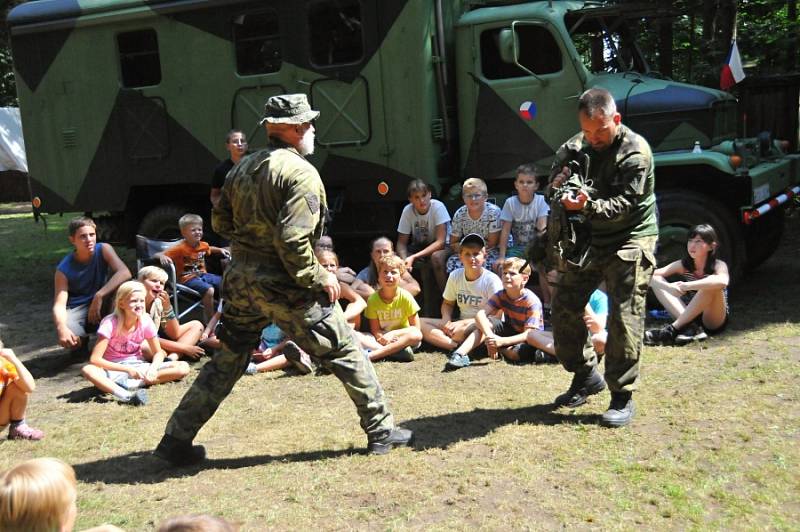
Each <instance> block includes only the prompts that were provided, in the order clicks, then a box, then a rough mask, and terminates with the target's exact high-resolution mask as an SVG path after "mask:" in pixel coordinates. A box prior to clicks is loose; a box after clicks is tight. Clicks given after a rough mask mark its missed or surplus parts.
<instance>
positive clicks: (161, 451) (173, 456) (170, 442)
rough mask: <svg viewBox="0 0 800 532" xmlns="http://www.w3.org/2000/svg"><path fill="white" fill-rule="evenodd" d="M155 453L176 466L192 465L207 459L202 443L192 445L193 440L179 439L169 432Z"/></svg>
mask: <svg viewBox="0 0 800 532" xmlns="http://www.w3.org/2000/svg"><path fill="white" fill-rule="evenodd" d="M153 454H154V455H156V456H158V457H159V458H162V459H164V460H166V461H167V462H169V463H170V464H172V465H174V466H179V467H180V466H190V465H194V464H199V463H200V462H202V461H203V460H205V457H206V448H205V447H203V446H202V445H192V442H191V441H184V440H179V439H177V438H174V437H172V436H170V435H169V434H164V437H163V438H161V441H160V442H159V443H158V447H156V450H155V451H153Z"/></svg>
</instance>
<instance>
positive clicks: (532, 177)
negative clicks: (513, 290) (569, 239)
mask: <svg viewBox="0 0 800 532" xmlns="http://www.w3.org/2000/svg"><path fill="white" fill-rule="evenodd" d="M514 188H515V189H516V190H517V195H516V196H511V197H510V198H508V199H507V200H506V202H505V204H504V205H503V211H502V212H501V213H500V221H501V223H502V224H503V229H502V230H501V231H500V244H499V246H500V251H499V253H498V257H497V262H495V272H496V273H497V275H500V265H501V264H503V261H504V260H505V259H506V257H523V258H525V257H526V255H527V251H528V246H529V245H530V244H531V243H532V242H533V241H534V240H536V238H537V237H538V236H541V235H542V234H543V233H544V231H545V230H546V229H547V215H548V214H549V212H550V207H549V206H548V205H547V201H546V200H545V198H544V196H542V195H540V194H537V193H536V190H537V189H538V188H539V181H538V180H537V179H536V169H535V167H534V166H533V165H532V164H523V165H520V167H519V168H517V179H516V180H515V181H514ZM509 235H510V236H511V238H512V242H513V245H512V246H509V245H508V237H509ZM536 267H537V269H538V270H537V271H538V272H539V274H540V275H539V289H540V292H541V294H542V298H541V299H542V302H543V303H544V304H545V306H547V305H549V304H550V285H549V284H548V283H547V276H546V275H544V271H542V269H543V265H541V264H537V265H536Z"/></svg>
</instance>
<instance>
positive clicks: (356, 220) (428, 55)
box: [8, 0, 800, 269]
mask: <svg viewBox="0 0 800 532" xmlns="http://www.w3.org/2000/svg"><path fill="white" fill-rule="evenodd" d="M436 3H437V2H432V1H431V0H393V1H392V2H385V1H380V0H358V1H357V2H355V3H354V4H349V5H354V6H357V9H358V11H359V13H360V24H359V25H358V27H359V28H361V30H360V31H361V34H360V37H359V38H360V42H361V44H362V48H363V49H362V50H361V54H360V57H358V58H352V60H347V61H340V62H332V63H330V64H318V63H315V60H314V59H313V58H312V57H311V56H310V53H309V50H310V49H311V48H312V42H311V41H312V40H313V38H314V35H316V34H317V32H314V31H313V28H311V22H310V20H309V13H310V12H311V11H312V10H313V9H316V8H317V7H318V6H320V5H323V4H325V2H324V1H318V0H297V1H293V2H284V1H279V0H230V1H222V0H191V1H189V0H184V1H181V0H49V1H47V2H27V3H25V4H22V5H20V6H18V7H16V8H15V9H13V10H12V11H11V13H10V14H9V17H8V23H9V32H10V35H11V45H12V51H13V54H14V65H15V69H16V71H15V74H16V77H17V87H18V93H19V100H20V107H21V114H22V121H23V125H24V135H25V141H26V147H27V151H28V160H29V167H30V185H31V190H32V195H33V196H37V197H39V198H40V199H41V201H42V206H41V209H39V210H36V211H35V212H64V211H85V212H95V213H98V212H107V213H109V214H108V220H109V221H110V223H113V224H114V226H115V227H119V228H120V229H121V233H122V234H123V235H125V236H127V237H128V238H129V239H130V240H131V241H132V240H133V238H132V237H133V234H134V233H135V232H136V231H137V230H138V229H140V228H142V227H144V226H147V225H149V224H144V225H143V224H142V223H141V222H142V221H143V220H145V219H146V216H147V214H148V213H152V212H154V211H155V210H156V209H157V208H158V207H159V206H163V205H168V206H180V207H182V208H185V209H187V210H191V211H196V212H201V213H203V214H206V213H207V212H208V209H209V207H208V206H209V203H208V187H209V182H210V177H211V172H212V169H213V167H214V165H215V163H216V161H217V160H218V159H219V158H221V157H223V156H224V155H225V152H224V144H223V138H224V134H225V132H226V131H227V130H228V129H229V128H233V127H236V128H240V129H242V130H244V131H245V132H246V133H247V134H248V136H249V139H250V141H251V148H260V147H263V146H264V145H265V142H266V139H265V136H264V133H263V132H262V131H261V130H260V129H259V128H258V127H257V121H258V118H259V116H258V113H259V111H260V109H261V105H262V104H263V102H264V100H265V99H266V98H267V97H269V96H271V95H274V94H280V93H292V92H304V93H306V94H307V95H308V96H309V100H310V102H311V103H312V106H313V107H314V108H315V109H318V110H320V111H321V112H322V115H321V116H320V118H319V120H318V121H317V131H318V135H317V148H318V149H317V151H316V154H315V155H314V156H312V157H311V161H312V163H313V164H314V165H315V166H316V167H317V168H318V169H319V170H320V173H321V174H322V175H323V176H324V179H325V183H326V187H327V192H328V198H329V203H330V205H331V211H332V214H333V215H334V216H333V222H332V223H331V225H330V227H329V229H330V231H331V233H332V234H333V235H334V236H336V237H337V238H338V237H359V238H366V237H370V236H376V234H379V233H386V234H392V233H393V232H394V229H395V222H396V220H397V218H398V217H399V215H400V210H401V209H402V207H403V206H404V204H405V203H406V197H405V186H406V184H407V183H408V181H409V180H410V179H412V178H420V179H424V180H426V181H427V182H429V183H430V184H431V185H432V188H433V189H434V190H436V191H437V192H438V193H439V194H440V196H441V197H442V198H443V199H444V200H445V201H449V205H448V206H449V207H450V208H451V209H452V207H454V205H455V202H457V201H458V200H459V198H460V195H459V194H458V191H457V190H456V189H455V188H452V187H454V186H455V185H456V184H457V183H459V182H461V181H462V180H463V179H464V178H465V177H481V178H483V179H485V180H487V181H488V182H489V185H490V189H491V192H492V194H493V196H494V198H495V200H496V201H497V202H498V203H502V200H503V199H504V197H505V194H506V193H508V192H510V191H511V190H512V186H511V180H512V179H513V173H514V169H515V168H516V167H517V165H519V164H520V163H528V162H535V163H537V164H539V165H540V166H543V167H547V166H548V165H549V164H550V162H551V161H552V158H553V155H554V153H555V150H556V149H557V147H558V146H559V145H560V144H561V143H562V142H563V140H564V139H565V138H568V137H569V136H570V135H571V134H572V132H574V131H575V130H576V128H577V120H576V119H575V116H574V112H573V110H574V109H573V108H574V103H575V98H576V97H577V95H579V94H580V93H581V92H582V91H583V90H585V89H587V88H589V87H592V86H599V87H603V88H606V89H608V90H609V91H610V92H611V93H612V94H613V95H614V96H615V99H616V101H617V105H618V107H619V109H620V111H621V112H622V114H623V119H624V120H625V121H626V123H627V124H629V125H631V127H632V128H633V129H634V130H636V131H638V132H639V133H640V134H642V135H643V136H645V137H646V138H647V139H648V141H649V142H650V145H651V146H652V147H653V149H654V152H655V153H654V160H655V163H656V171H657V173H658V181H657V182H658V188H659V192H667V191H669V192H670V193H672V194H675V193H677V194H682V195H688V196H690V197H691V199H692V200H694V201H695V202H700V203H702V204H708V205H712V203H711V200H713V201H714V203H713V208H714V210H715V214H716V215H717V218H718V219H719V220H722V221H724V225H725V226H726V227H724V228H722V227H718V228H717V229H718V232H719V233H722V234H723V235H726V238H725V240H726V242H725V245H724V246H723V248H722V253H723V255H725V254H726V253H730V255H727V256H725V257H724V258H725V259H726V260H728V261H730V262H731V263H732V266H735V265H734V264H733V263H734V262H738V263H743V262H744V261H745V258H746V257H744V256H740V255H741V253H737V254H736V255H734V254H733V249H734V245H733V244H734V243H735V242H736V241H739V240H744V239H745V237H747V239H748V246H749V245H750V244H757V243H758V241H759V240H762V241H763V238H760V237H759V238H753V233H755V235H756V236H759V235H758V231H755V232H753V231H749V230H748V228H746V227H744V226H743V224H742V222H741V212H742V211H743V210H744V209H748V208H751V207H753V206H754V205H757V204H760V203H762V202H764V201H766V200H768V199H769V198H771V197H774V196H776V195H777V194H779V193H781V192H783V191H784V190H785V189H786V188H787V187H789V186H791V185H793V184H796V183H798V182H800V156H787V155H785V154H783V153H781V152H780V150H779V149H776V148H774V147H771V148H770V149H769V150H768V153H761V152H760V150H759V149H758V145H757V143H753V142H751V143H747V142H741V141H737V142H736V144H735V146H736V150H739V152H741V153H739V154H740V155H744V159H745V160H746V164H745V165H743V166H742V167H739V168H734V167H733V166H731V164H730V157H729V156H730V155H731V154H732V153H733V151H732V148H730V146H733V144H731V142H730V141H731V140H732V138H733V135H734V133H735V130H736V127H735V122H736V117H737V114H736V102H735V99H734V98H733V97H732V96H731V95H730V94H726V93H724V92H721V91H717V90H713V89H708V88H704V87H698V86H692V85H688V84H683V83H678V82H675V81H672V80H666V79H660V78H659V77H657V76H653V75H649V74H648V73H646V69H639V70H640V71H634V70H631V71H625V72H620V71H617V72H612V71H601V72H593V71H590V69H589V68H587V66H586V64H585V61H584V59H585V58H584V57H583V56H582V55H581V53H580V52H579V50H578V48H577V46H576V42H575V39H574V38H573V36H572V35H570V28H571V27H572V25H573V23H574V22H575V21H576V20H578V18H582V17H584V15H585V16H586V18H587V19H592V17H600V16H603V17H608V19H607V20H606V22H608V24H607V26H608V27H613V26H617V24H616V22H617V17H619V16H625V15H626V7H625V6H621V7H620V6H614V5H605V6H600V5H598V4H597V3H589V2H581V1H559V2H545V1H532V2H520V1H516V0H497V1H492V0H486V1H485V2H477V3H476V2H468V1H467V0H442V3H441V5H442V18H441V21H438V20H437V17H436V10H435V5H436ZM345 4H347V2H344V3H342V2H339V3H337V4H334V3H330V4H325V5H326V6H333V7H331V9H345V8H343V7H340V6H342V5H345ZM326 9H327V7H326ZM259 13H260V14H264V13H268V14H270V20H276V21H278V28H277V30H276V31H277V33H276V35H277V36H276V37H275V42H279V43H280V47H279V48H280V50H279V57H278V61H279V63H280V65H279V68H276V69H273V70H270V71H266V72H259V73H256V74H242V73H240V72H239V71H238V70H237V69H238V66H237V59H236V57H237V48H236V46H237V39H236V35H237V33H236V32H237V27H238V25H239V24H240V22H241V21H242V20H245V19H246V18H247V17H249V16H251V15H253V14H256V15H257V14H259ZM273 13H274V14H275V16H274V17H273V16H272V14H273ZM332 20H333V19H332ZM287 21H291V23H288V22H287ZM439 22H441V25H442V32H439V30H438V27H437V25H438V24H439ZM354 27H355V26H354ZM525 27H527V28H530V27H539V28H543V29H546V31H547V32H548V34H549V35H550V36H551V37H552V42H553V52H554V53H555V52H556V51H557V52H558V53H559V54H560V55H561V68H560V70H558V71H553V72H549V73H547V74H544V75H539V76H531V75H515V76H511V77H505V78H502V79H490V77H489V76H487V75H486V72H485V66H486V65H484V64H483V58H482V53H481V52H482V50H481V46H482V41H481V38H482V37H481V36H482V35H483V34H484V33H485V32H487V31H489V32H491V31H498V30H504V29H508V30H511V31H513V32H516V33H517V34H516V37H519V36H520V34H519V31H520V28H525ZM151 30H152V31H153V32H155V34H156V35H157V43H158V57H159V61H160V78H159V80H158V82H154V83H153V84H150V85H147V86H124V85H125V84H124V83H123V80H122V79H121V77H122V75H121V71H122V64H121V61H122V59H121V56H120V53H119V50H118V43H117V38H118V36H119V35H120V34H123V33H129V32H134V33H135V32H141V31H151ZM440 37H441V40H442V41H443V42H444V47H445V50H444V52H445V53H442V52H441V51H440V50H437V48H436V46H434V44H433V43H435V42H436V40H437V39H438V38H440ZM187 50H191V53H187ZM409 57H414V58H415V59H416V60H415V61H408V60H407V59H408V58H409ZM440 69H441V71H442V72H443V85H442V86H441V87H440V86H439V80H438V79H437V75H436V73H437V71H439V70H440ZM526 101H528V102H534V103H535V104H536V109H537V113H536V114H535V116H532V117H531V118H530V119H523V118H521V116H520V109H521V104H523V103H524V102H526ZM446 131H449V135H446V134H445V132H446ZM696 140H697V141H699V142H700V143H701V145H702V146H703V150H704V151H703V153H700V154H694V153H692V150H691V148H692V146H693V144H694V142H695V141H696ZM752 140H754V139H752ZM723 141H725V142H723ZM726 142H727V145H726V146H727V147H726V146H724V145H725V144H726ZM752 146H755V147H754V148H751V147H752ZM381 182H386V183H387V184H388V185H389V187H388V193H386V194H385V195H382V194H381V193H379V191H378V184H379V183H381ZM448 191H449V192H450V193H448ZM707 200H708V201H707ZM710 208H711V207H709V209H710ZM680 214H681V213H677V216H671V217H670V219H673V220H675V221H673V222H671V227H666V228H664V231H662V232H663V233H664V234H665V235H667V236H665V240H669V239H672V240H681V237H680V234H681V232H685V229H686V228H687V227H689V226H691V225H693V224H695V223H700V222H705V221H706V220H700V219H695V218H698V216H696V215H695V216H694V217H687V216H680ZM154 218H157V217H155V216H154ZM169 225H170V226H174V222H173V221H170V222H169ZM757 225H758V223H756V226H757ZM722 229H724V230H722ZM676 234H677V236H676ZM668 235H672V236H671V237H670V236H668ZM150 236H156V235H153V234H151V235H150ZM662 247H663V246H662ZM748 253H749V250H748ZM733 269H736V268H735V267H734V268H733Z"/></svg>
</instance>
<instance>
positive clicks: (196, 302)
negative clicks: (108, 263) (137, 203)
mask: <svg viewBox="0 0 800 532" xmlns="http://www.w3.org/2000/svg"><path fill="white" fill-rule="evenodd" d="M176 242H177V240H171V241H169V240H168V241H165V240H155V239H152V238H147V237H146V236H144V235H136V272H137V274H138V272H139V270H141V269H142V268H143V267H144V266H150V265H153V266H159V267H161V268H163V269H164V270H165V271H166V272H167V276H168V279H167V285H168V287H169V288H171V289H172V308H173V309H174V310H175V315H176V316H177V317H178V321H181V319H182V318H183V317H184V316H186V315H187V314H189V313H190V312H191V311H193V310H194V309H196V308H197V307H200V308H201V309H202V308H203V296H202V294H200V292H198V291H197V290H193V289H191V288H189V287H188V286H186V285H183V284H180V283H179V282H178V276H177V273H176V272H175V265H174V264H172V263H169V264H167V265H164V264H161V261H160V260H158V259H157V258H154V257H153V255H155V254H156V253H160V252H162V251H164V250H165V249H167V248H169V247H170V246H172V245H173V244H175V243H176ZM179 303H182V304H183V305H184V306H185V307H186V308H183V309H182V308H181V306H180V304H179Z"/></svg>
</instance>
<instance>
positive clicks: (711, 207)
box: [656, 190, 745, 281]
mask: <svg viewBox="0 0 800 532" xmlns="http://www.w3.org/2000/svg"><path fill="white" fill-rule="evenodd" d="M656 197H657V200H658V226H659V235H658V249H657V252H656V259H657V260H658V265H659V266H664V265H666V264H669V263H670V262H672V261H675V260H680V259H681V258H682V257H684V256H685V255H686V242H687V240H688V237H689V230H690V229H691V228H692V227H693V226H695V225H699V224H709V225H711V226H712V227H713V228H714V230H715V231H716V233H717V237H718V238H719V251H718V253H717V257H719V258H720V259H722V260H724V261H725V263H726V264H727V265H728V270H729V272H730V276H731V281H734V280H737V279H739V278H740V277H741V276H742V273H743V271H744V266H745V247H744V237H743V234H742V231H741V229H740V226H739V224H737V223H736V220H735V219H734V217H733V215H732V214H730V212H728V211H727V210H726V209H725V208H724V207H723V206H722V205H721V204H719V203H718V202H717V201H715V200H713V199H711V198H709V197H708V196H703V195H701V194H697V193H693V192H681V191H672V190H668V191H665V192H658V193H656Z"/></svg>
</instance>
